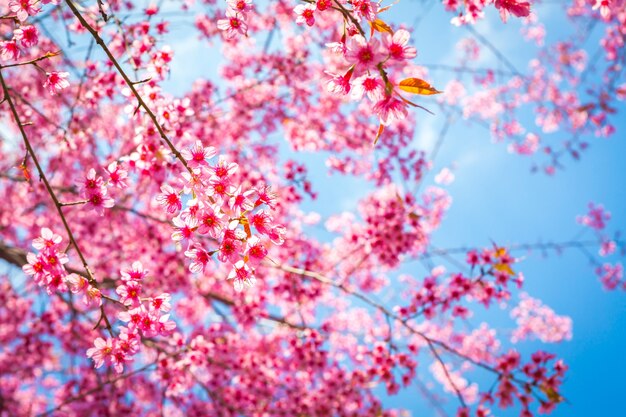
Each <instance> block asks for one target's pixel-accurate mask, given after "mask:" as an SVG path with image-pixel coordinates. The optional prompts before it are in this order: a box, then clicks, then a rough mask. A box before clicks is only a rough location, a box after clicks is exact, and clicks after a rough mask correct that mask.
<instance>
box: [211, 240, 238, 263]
mask: <svg viewBox="0 0 626 417" xmlns="http://www.w3.org/2000/svg"><path fill="white" fill-rule="evenodd" d="M241 247H242V243H241V242H240V241H239V240H236V239H227V238H225V239H224V240H223V241H222V244H221V245H220V251H219V253H218V255H217V259H219V260H220V262H231V263H233V264H234V263H235V262H237V261H238V260H239V258H240V255H241V252H242V251H241Z"/></svg>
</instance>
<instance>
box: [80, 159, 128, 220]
mask: <svg viewBox="0 0 626 417" xmlns="http://www.w3.org/2000/svg"><path fill="white" fill-rule="evenodd" d="M110 168H112V169H113V172H111V173H110V175H111V176H112V178H114V182H113V183H119V181H121V178H123V177H125V176H126V172H125V171H123V170H118V169H117V165H115V166H113V165H111V166H110ZM107 185H108V184H107V183H105V182H104V179H103V178H102V177H101V176H97V175H96V170H95V169H94V168H91V169H90V170H89V171H88V172H87V175H86V176H85V178H84V180H83V181H82V182H80V183H79V184H78V186H79V188H80V194H81V196H82V197H83V198H84V199H85V200H86V201H87V206H88V207H89V208H90V209H92V210H94V211H95V212H96V213H97V214H98V215H100V216H102V215H103V214H104V209H105V208H111V207H113V206H114V205H115V202H114V201H113V199H112V198H111V197H110V196H109V195H108V189H107Z"/></svg>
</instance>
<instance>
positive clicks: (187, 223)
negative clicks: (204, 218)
mask: <svg viewBox="0 0 626 417" xmlns="http://www.w3.org/2000/svg"><path fill="white" fill-rule="evenodd" d="M172 223H174V233H172V240H173V241H174V242H180V241H183V240H189V239H190V238H191V237H192V236H193V234H194V231H195V229H196V226H197V224H198V220H197V219H196V218H195V217H191V216H188V217H186V218H185V220H183V219H182V218H181V217H180V216H178V217H174V218H173V219H172Z"/></svg>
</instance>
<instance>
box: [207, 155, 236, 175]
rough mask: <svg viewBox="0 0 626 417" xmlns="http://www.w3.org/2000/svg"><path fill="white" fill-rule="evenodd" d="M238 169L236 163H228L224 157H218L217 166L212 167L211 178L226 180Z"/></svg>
mask: <svg viewBox="0 0 626 417" xmlns="http://www.w3.org/2000/svg"><path fill="white" fill-rule="evenodd" d="M238 169H239V165H237V163H236V162H228V161H227V160H226V159H225V158H224V157H222V156H220V158H219V159H218V161H217V165H215V166H214V167H213V176H215V177H217V178H228V177H230V176H232V175H233V174H235V172H237V170H238Z"/></svg>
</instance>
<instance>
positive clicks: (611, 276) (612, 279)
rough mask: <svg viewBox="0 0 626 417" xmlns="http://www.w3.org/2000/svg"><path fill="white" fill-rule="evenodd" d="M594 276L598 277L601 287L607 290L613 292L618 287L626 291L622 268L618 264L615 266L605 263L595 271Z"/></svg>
mask: <svg viewBox="0 0 626 417" xmlns="http://www.w3.org/2000/svg"><path fill="white" fill-rule="evenodd" d="M596 275H598V276H599V277H600V281H601V282H602V285H603V286H604V288H605V289H607V290H614V289H616V288H617V287H618V286H621V287H622V289H624V290H626V281H625V280H624V267H623V265H622V264H621V263H620V262H617V263H616V264H615V265H611V264H609V263H606V264H604V265H602V267H598V268H597V269H596Z"/></svg>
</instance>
